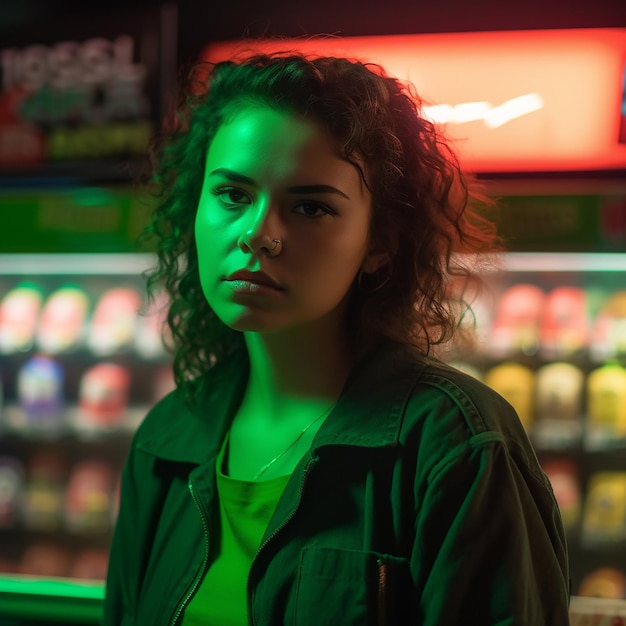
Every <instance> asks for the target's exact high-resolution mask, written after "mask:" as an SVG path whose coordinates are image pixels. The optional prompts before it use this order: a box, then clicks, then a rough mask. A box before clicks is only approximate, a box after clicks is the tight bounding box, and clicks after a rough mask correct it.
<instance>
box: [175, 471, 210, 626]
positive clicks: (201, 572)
mask: <svg viewBox="0 0 626 626" xmlns="http://www.w3.org/2000/svg"><path fill="white" fill-rule="evenodd" d="M187 486H188V487H189V493H191V499H192V500H193V502H194V504H195V505H196V508H197V509H198V512H199V513H200V519H201V520H202V528H203V529H204V539H205V546H206V550H205V551H204V556H203V557H202V565H201V566H200V569H199V570H198V573H197V574H196V577H195V578H194V580H193V582H192V583H191V587H189V589H188V591H187V593H186V594H185V596H184V598H183V599H182V601H181V602H180V603H179V605H178V608H177V609H176V612H175V613H174V618H173V619H172V621H171V622H170V626H176V624H177V623H178V620H179V619H180V616H181V614H182V612H183V610H184V609H185V607H186V606H187V604H188V603H189V600H191V597H192V596H193V594H194V593H195V592H196V589H197V588H198V586H199V584H200V580H201V579H202V576H203V575H204V571H205V569H206V566H207V563H208V562H209V523H208V522H207V519H206V516H205V515H204V510H203V509H202V506H201V504H200V502H199V500H198V498H197V497H196V492H195V491H194V488H193V484H192V482H191V479H190V480H189V483H188V485H187Z"/></svg>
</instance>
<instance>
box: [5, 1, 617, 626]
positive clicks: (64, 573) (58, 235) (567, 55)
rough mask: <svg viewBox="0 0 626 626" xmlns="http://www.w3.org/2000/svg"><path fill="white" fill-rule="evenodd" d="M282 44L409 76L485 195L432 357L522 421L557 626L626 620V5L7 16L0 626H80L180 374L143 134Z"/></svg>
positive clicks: (80, 9)
mask: <svg viewBox="0 0 626 626" xmlns="http://www.w3.org/2000/svg"><path fill="white" fill-rule="evenodd" d="M314 35H322V37H321V38H313V39H311V37H310V36H314ZM277 36H278V37H281V38H284V39H286V40H287V41H286V42H285V41H283V42H281V45H280V47H284V46H285V45H286V44H288V45H289V46H290V47H292V46H297V47H300V48H302V49H307V50H311V51H319V52H324V53H332V52H338V53H348V54H351V55H353V56H358V57H361V58H367V59H369V60H372V61H375V62H380V63H381V64H383V65H384V66H385V67H387V68H388V69H389V71H390V72H391V73H393V74H395V75H397V76H398V77H399V78H409V79H410V80H412V81H413V82H414V83H415V84H416V86H417V87H418V90H419V91H420V92H421V94H422V95H423V96H424V97H425V98H426V99H427V101H428V107H427V109H426V112H427V114H428V115H429V116H430V117H431V119H433V121H435V122H437V123H440V124H441V125H442V126H445V129H446V132H447V133H448V134H449V136H450V137H451V138H452V140H453V141H454V142H455V145H456V146H457V149H458V151H459V155H460V158H461V162H462V164H463V166H464V167H465V169H467V170H468V171H470V172H472V173H474V174H475V176H476V177H477V178H478V179H479V180H480V181H481V182H482V183H483V184H484V186H485V190H486V191H487V193H488V194H489V195H490V196H492V197H493V198H495V199H497V200H498V203H499V213H498V218H497V219H498V228H499V230H500V233H501V234H502V235H503V237H504V238H505V240H506V242H507V245H508V252H507V253H506V254H505V255H504V256H503V258H502V259H501V260H500V261H499V266H498V269H492V270H489V271H488V272H487V273H486V274H485V279H486V283H487V289H486V290H485V291H484V292H483V293H482V294H480V295H477V297H476V300H475V301H474V303H473V315H472V316H471V317H472V319H469V317H470V316H468V319H467V320H465V325H466V329H467V331H468V334H469V335H470V337H471V340H472V342H473V343H472V344H471V345H472V347H471V349H468V348H467V345H465V344H464V345H452V346H449V347H448V348H447V350H446V351H445V352H444V353H442V357H443V358H444V359H446V360H448V361H450V362H451V363H453V364H455V365H456V366H458V367H460V368H462V369H464V370H465V371H467V372H468V373H470V374H471V375H473V376H476V377H477V378H480V379H482V380H484V381H485V382H486V383H487V384H488V385H490V386H492V387H494V388H495V389H497V390H498V391H499V392H500V393H501V394H503V395H504V396H505V397H507V398H508V399H509V401H510V402H511V403H512V404H513V405H514V406H515V407H516V408H517V410H518V412H519V414H520V417H521V418H522V420H523V423H524V426H525V427H526V429H527V431H528V433H529V436H530V437H531V440H532V441H533V444H534V445H535V449H536V450H537V454H538V456H539V458H540V461H541V463H542V465H543V467H544V469H545V470H546V472H547V473H548V475H549V477H550V479H551V481H552V484H553V487H554V490H555V494H556V496H557V500H558V501H559V506H560V508H561V512H562V514H563V518H564V521H565V524H566V527H567V532H568V536H569V543H570V552H571V568H572V587H573V588H572V591H573V594H574V595H575V598H574V599H573V602H572V623H573V624H575V623H590V622H588V621H587V622H584V620H590V619H596V620H597V621H596V622H594V623H598V624H600V623H605V622H602V621H600V620H601V619H606V620H607V621H606V623H607V624H608V623H623V622H610V621H608V620H612V619H618V617H616V616H621V617H624V618H626V3H625V2H619V1H617V0H597V1H595V2H591V1H588V2H581V1H579V2H576V1H575V0H571V1H569V2H567V1H565V0H559V1H554V2H550V3H547V2H543V1H539V0H529V1H527V2H525V3H513V4H512V3H497V2H495V1H494V0H489V1H487V0H483V1H482V2H473V3H467V2H463V1H461V0H456V1H452V0H439V1H438V2H436V3H435V2H429V3H426V2H403V1H400V0H387V1H386V2H384V3H383V2H370V1H367V0H360V1H358V2H357V1H356V0H348V1H343V2H339V1H337V0H334V1H333V2H330V1H328V0H318V1H317V2H314V3H294V2H287V1H280V2H279V1H276V0H273V1H272V0H270V1H267V2H264V3H261V2H258V1H256V2H253V1H241V0H232V1H231V2H221V3H218V2H208V1H206V2H205V1H197V0H196V1H187V2H148V1H146V0H135V1H134V2H132V3H129V2H121V1H120V0H109V1H108V2H107V3H106V4H104V3H103V4H98V3H93V4H92V5H91V6H90V7H87V6H86V3H84V2H76V1H69V0H67V1H64V0H57V1H54V2H52V1H48V2H45V1H43V0H20V1H19V2H16V1H14V0H11V1H10V2H9V1H7V0H1V1H0V626H8V625H9V624H11V625H16V624H43V623H64V624H70V623H75V624H78V623H82V624H91V623H97V619H98V615H99V610H100V605H101V600H102V596H103V579H104V575H105V571H106V563H107V548H108V544H109V541H110V538H111V532H112V528H113V524H114V522H115V516H116V510H117V498H118V489H119V474H120V470H121V466H122V463H123V459H124V456H125V454H126V451H127V449H128V445H129V443H130V439H131V437H132V434H133V432H134V430H135V428H136V427H137V425H138V423H139V421H140V420H141V419H142V417H143V415H144V414H145V412H146V410H147V409H148V408H149V406H150V405H151V404H153V403H154V402H155V401H156V400H158V399H159V398H160V397H162V396H163V395H164V394H165V393H167V392H168V391H169V390H170V389H171V388H172V384H173V383H172V378H171V371H170V356H169V354H168V353H167V351H166V350H165V349H164V347H163V344H162V341H161V335H162V323H163V315H164V311H163V303H162V302H160V301H159V300H158V299H157V302H155V303H154V304H153V305H152V307H151V308H150V309H149V310H146V307H147V303H146V302H145V297H144V290H143V281H142V272H143V271H144V270H145V269H147V268H148V267H150V264H151V251H150V250H149V249H145V248H142V247H140V246H139V245H138V244H137V241H136V237H137V235H138V233H139V232H140V231H141V229H142V227H143V225H144V224H145V223H146V219H147V216H148V214H149V212H150V209H151V207H152V205H153V204H152V203H153V201H152V200H151V199H150V197H149V196H148V195H147V194H146V193H145V192H144V191H143V190H142V189H141V187H140V185H138V184H137V181H138V178H139V176H140V174H141V173H142V172H143V171H145V168H146V165H147V158H146V155H147V152H146V147H147V143H148V141H149V139H150V137H151V136H152V135H153V133H155V132H157V131H158V130H159V129H160V128H161V124H162V121H163V118H164V117H165V115H166V113H167V111H168V109H169V107H170V105H171V103H172V101H173V99H174V97H175V91H176V85H177V82H178V78H179V76H180V75H183V74H184V72H185V69H186V68H188V67H189V66H190V65H191V64H193V63H194V62H196V61H198V60H201V59H208V60H220V59H223V58H226V57H228V56H229V55H231V54H233V53H234V52H235V51H236V50H237V49H238V48H240V47H241V45H242V42H241V40H242V38H254V39H258V38H269V37H277ZM594 616H595V617H594ZM600 616H604V617H600ZM577 620H578V621H577Z"/></svg>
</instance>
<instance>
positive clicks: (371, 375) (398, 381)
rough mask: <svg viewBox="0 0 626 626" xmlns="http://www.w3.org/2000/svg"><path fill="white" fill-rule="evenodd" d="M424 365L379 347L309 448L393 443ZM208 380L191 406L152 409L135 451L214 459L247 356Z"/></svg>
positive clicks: (401, 350)
mask: <svg viewBox="0 0 626 626" xmlns="http://www.w3.org/2000/svg"><path fill="white" fill-rule="evenodd" d="M424 363H425V361H424V360H423V359H421V358H419V357H416V356H415V355H414V354H413V353H412V352H410V350H409V349H408V348H407V347H406V346H403V345H401V344H398V343H392V342H383V343H381V344H380V345H379V346H378V347H377V348H376V349H375V350H373V351H371V352H370V353H369V355H368V356H366V357H364V358H363V359H361V360H360V361H359V362H358V363H357V364H356V365H355V367H354V368H353V371H352V372H351V374H350V376H349V377H348V380H347V381H346V384H345V386H344V390H343V392H342V393H341V395H340V397H339V399H338V401H337V404H336V405H335V407H334V408H333V410H332V411H331V412H330V414H329V416H328V417H327V419H326V420H325V422H324V424H323V425H322V427H321V428H320V430H319V431H318V433H317V434H316V436H315V439H314V441H313V447H315V448H318V447H321V446H324V445H329V444H334V445H337V444H339V445H352V446H362V447H379V446H390V445H394V444H395V443H397V441H398V438H399V433H400V427H401V425H402V418H403V414H404V408H405V406H406V403H407V402H408V399H409V397H410V395H411V392H412V390H413V388H414V386H415V383H416V380H417V379H418V378H419V375H420V372H421V371H422V370H423V368H424ZM209 376H210V379H208V380H207V384H206V385H205V386H204V389H205V391H204V392H202V393H201V394H199V397H198V400H197V401H195V402H194V403H193V404H192V405H190V404H188V403H185V402H184V401H183V400H182V398H181V395H180V394H179V393H178V392H177V391H174V392H173V393H171V394H169V395H168V396H166V397H165V398H164V399H163V400H161V401H160V402H159V403H158V404H157V405H156V406H155V407H154V409H153V410H152V411H151V412H150V414H149V419H146V420H145V421H144V423H143V424H142V425H141V427H140V428H139V431H138V432H137V437H136V446H137V448H138V449H139V450H141V451H143V452H146V453H148V454H151V455H153V456H156V457H159V458H162V459H165V460H169V461H176V462H181V463H193V464H202V463H204V462H206V461H207V460H209V459H211V458H214V457H215V456H216V455H217V453H218V451H219V448H220V446H221V442H222V440H223V437H224V435H225V433H226V431H227V430H228V427H229V425H230V420H231V419H232V416H233V414H234V411H235V410H236V407H237V406H238V404H239V401H240V399H241V397H242V395H243V392H244V389H245V384H246V382H247V378H248V362H247V357H245V358H243V357H241V356H239V357H237V358H231V359H230V361H229V362H228V363H226V364H224V365H222V366H221V367H218V368H216V371H215V372H212V373H211V374H209Z"/></svg>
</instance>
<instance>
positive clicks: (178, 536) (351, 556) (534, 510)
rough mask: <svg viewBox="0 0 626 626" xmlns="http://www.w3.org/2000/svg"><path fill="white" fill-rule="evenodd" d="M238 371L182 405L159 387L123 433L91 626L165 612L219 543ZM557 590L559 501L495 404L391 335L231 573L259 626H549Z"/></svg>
mask: <svg viewBox="0 0 626 626" xmlns="http://www.w3.org/2000/svg"><path fill="white" fill-rule="evenodd" d="M214 376H216V377H217V374H214ZM246 377H247V365H246V364H244V365H243V366H240V367H238V368H233V370H232V371H231V372H230V374H226V375H224V372H222V376H221V377H220V378H219V380H215V381H214V384H213V385H212V386H210V387H212V388H210V389H209V390H208V391H207V392H206V394H205V395H204V397H202V398H201V399H200V401H199V402H198V404H197V407H196V408H195V409H192V408H188V407H186V406H185V405H184V403H183V402H182V401H181V399H180V397H179V395H178V394H177V393H176V392H174V393H173V394H170V395H169V396H167V397H166V398H165V399H164V400H162V401H161V402H160V403H159V404H157V406H156V407H155V408H154V409H153V410H152V411H151V412H150V413H149V414H148V416H147V418H146V419H145V420H144V422H143V424H142V425H141V426H140V428H139V429H138V431H137V433H136V436H135V439H134V442H133V446H132V450H131V452H130V455H129V457H128V460H127V463H126V466H125V470H124V473H123V481H122V502H121V509H120V514H119V518H118V523H117V528H116V532H115V536H114V540H113V545H112V550H111V559H110V568H109V576H108V582H107V597H106V602H105V618H104V624H106V625H107V626H110V625H116V626H119V625H124V626H126V625H128V624H134V625H136V626H156V625H161V624H163V625H167V624H175V623H179V622H177V620H178V619H179V617H180V614H181V612H182V611H183V610H184V606H185V604H186V602H187V601H188V599H189V597H190V596H191V595H192V594H193V591H194V589H195V588H196V586H197V585H198V584H199V582H200V580H201V578H202V575H203V573H204V572H205V571H206V569H207V566H208V564H209V563H210V562H211V560H212V559H213V558H214V555H215V550H216V548H217V547H218V546H219V541H220V539H219V533H220V529H219V528H218V527H217V523H216V520H218V521H219V515H218V508H217V502H216V491H215V458H216V455H217V453H218V451H219V448H220V444H221V441H222V438H223V436H224V433H225V432H226V430H227V428H228V422H229V419H230V418H231V417H232V413H233V411H234V409H235V408H236V406H237V403H238V401H239V399H240V397H241V394H242V391H243V388H244V385H245V381H246ZM568 599H569V595H568V565H567V554H566V546H565V540H564V534H563V529H562V525H561V521H560V516H559V513H558V509H557V506H556V503H555V500H554V497H553V494H552V490H551V488H550V485H549V483H548V481H547V479H546V477H545V475H544V474H543V472H542V471H541V469H540V467H539V464H538V462H537V459H536V457H535V454H534V452H533V450H532V448H531V446H530V444H529V442H528V439H527V437H526V435H525V433H524V431H523V429H522V427H521V425H520V422H519V420H518V418H517V416H516V414H515V412H514V411H513V409H512V408H511V406H510V405H509V404H507V402H506V401H504V400H503V399H502V398H501V397H500V396H498V395H497V394H495V393H494V392H493V391H491V390H490V389H488V388H487V387H485V386H484V385H482V384H481V383H480V382H478V381H476V380H474V379H473V378H471V377H469V376H467V375H465V374H462V373H460V372H458V371H456V370H453V369H451V368H448V367H446V366H445V365H441V364H437V363H433V362H431V361H426V360H421V359H417V358H415V357H413V356H410V355H409V354H408V352H407V351H406V350H405V349H404V348H402V347H400V346H396V345H386V346H385V347H384V348H382V349H381V350H379V352H378V353H376V354H375V355H374V356H372V357H370V358H369V359H367V360H366V361H364V362H361V363H360V365H358V366H357V367H356V368H355V370H354V371H353V372H352V374H351V376H350V378H349V380H348V382H347V383H346V386H345V389H344V392H343V394H342V395H341V397H340V399H339V401H338V403H337V405H336V407H335V409H334V410H333V411H332V413H331V414H330V416H329V417H328V418H327V420H326V422H325V423H324V424H323V426H322V428H321V429H320V430H319V432H318V433H317V435H316V437H315V440H314V442H313V445H312V449H311V451H310V452H309V453H307V454H306V455H305V456H304V458H303V459H302V460H301V462H300V464H299V465H298V467H297V468H296V470H295V471H294V473H293V475H292V476H291V478H290V480H289V482H288V484H287V487H286V489H285V492H284V494H283V496H282V498H281V500H280V502H279V504H278V506H277V508H276V511H275V513H274V516H273V518H272V520H271V521H270V523H269V526H268V528H267V531H266V533H265V537H264V539H263V541H262V544H261V547H260V549H259V551H258V553H257V556H256V558H255V560H254V562H253V564H252V568H251V571H250V576H249V581H248V614H249V620H250V623H251V624H255V625H258V626H280V625H282V624H288V625H290V626H292V625H293V626H306V625H315V626H320V625H323V626H335V625H338V626H350V625H357V624H358V625H366V624H367V625H369V624H415V625H421V626H455V625H461V624H472V625H475V626H478V625H485V626H487V625H491V626H495V625H498V626H505V625H506V626H513V625H522V624H523V625H525V626H543V625H546V626H566V625H567V624H568V623H569V622H568V616H567V611H568Z"/></svg>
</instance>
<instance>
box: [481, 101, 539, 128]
mask: <svg viewBox="0 0 626 626" xmlns="http://www.w3.org/2000/svg"><path fill="white" fill-rule="evenodd" d="M542 108H543V98H542V97H541V96H540V95H539V94H536V93H527V94H525V95H523V96H519V97H518V98H513V99H512V100H507V101H506V102H503V103H502V104H501V105H500V106H497V107H494V108H493V109H491V111H489V113H487V115H486V117H485V125H486V126H489V128H497V127H498V126H502V125H503V124H506V123H507V122H510V121H511V120H514V119H515V118H517V117H522V116H523V115H528V114H529V113H532V112H533V111H538V110H539V109H542Z"/></svg>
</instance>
